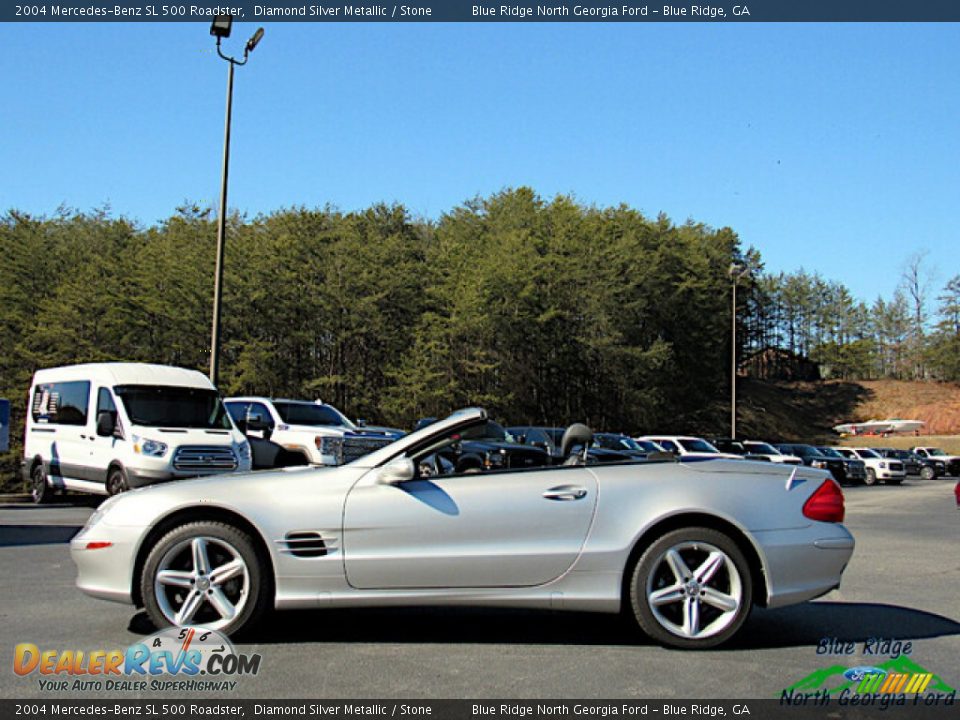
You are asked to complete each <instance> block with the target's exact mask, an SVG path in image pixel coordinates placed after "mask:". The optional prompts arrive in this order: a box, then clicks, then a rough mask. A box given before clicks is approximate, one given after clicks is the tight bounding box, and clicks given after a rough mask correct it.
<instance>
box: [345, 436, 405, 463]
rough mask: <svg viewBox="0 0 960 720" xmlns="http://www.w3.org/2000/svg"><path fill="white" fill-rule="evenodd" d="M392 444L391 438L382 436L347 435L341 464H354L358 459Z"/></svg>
mask: <svg viewBox="0 0 960 720" xmlns="http://www.w3.org/2000/svg"><path fill="white" fill-rule="evenodd" d="M392 442H393V440H392V439H391V438H388V437H384V436H382V435H345V436H344V438H343V458H342V460H341V462H343V463H348V462H353V461H354V460H356V459H357V458H361V457H363V456H364V455H369V454H370V453H372V452H373V451H374V450H379V449H380V448H382V447H384V446H385V445H389V444H390V443H392Z"/></svg>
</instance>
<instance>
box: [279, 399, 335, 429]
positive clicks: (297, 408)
mask: <svg viewBox="0 0 960 720" xmlns="http://www.w3.org/2000/svg"><path fill="white" fill-rule="evenodd" d="M273 406H274V407H275V408H276V409H277V413H278V414H279V415H280V419H281V420H283V421H284V422H285V423H286V424H287V425H328V426H333V427H347V428H352V427H353V423H351V422H350V421H349V420H347V419H346V418H345V417H344V416H343V415H341V414H340V413H339V412H338V411H337V410H335V409H334V408H332V407H330V406H329V405H317V404H315V403H299V402H283V401H280V402H278V401H276V400H275V401H274V402H273Z"/></svg>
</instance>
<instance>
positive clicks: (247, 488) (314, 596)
mask: <svg viewBox="0 0 960 720" xmlns="http://www.w3.org/2000/svg"><path fill="white" fill-rule="evenodd" d="M488 422H489V421H488V419H487V414H486V413H485V412H484V411H483V410H481V409H468V410H462V411H459V412H457V413H454V414H453V415H451V416H450V417H448V418H447V419H445V420H442V421H440V422H436V423H434V424H432V425H429V426H427V427H425V428H423V429H422V430H420V431H417V432H414V433H412V434H410V435H408V436H406V437H404V438H401V439H400V440H397V441H396V442H394V443H393V444H391V445H388V446H386V447H383V448H381V449H379V450H377V451H375V452H373V453H371V454H370V455H367V456H366V457H363V458H360V459H359V460H356V461H354V462H352V463H350V464H348V465H344V466H340V467H331V468H313V467H297V468H285V469H283V470H276V471H265V472H256V473H249V474H243V475H221V476H216V477H207V478H199V479H196V480H186V481H178V482H172V483H169V484H166V485H158V486H152V487H147V488H143V489H139V490H133V491H131V492H126V493H122V494H120V495H117V496H115V497H112V498H110V499H108V500H107V501H106V502H104V503H103V504H102V505H101V506H100V508H99V509H98V510H97V511H96V512H95V513H94V514H93V516H92V517H91V518H90V521H89V522H88V523H87V525H86V527H84V528H83V530H82V531H81V532H80V533H79V534H78V535H77V536H76V537H75V538H74V539H73V541H72V542H71V552H72V555H73V559H74V561H75V562H76V564H77V568H78V569H79V575H78V579H77V584H78V586H79V587H80V589H81V590H83V591H84V592H86V593H89V594H90V595H93V596H95V597H99V598H104V599H107V600H115V601H118V602H122V603H128V604H132V605H136V606H143V607H145V608H146V611H147V613H148V614H149V616H150V618H151V620H152V621H153V622H154V623H155V624H156V625H157V626H158V627H164V626H168V625H194V626H203V627H206V628H211V629H215V630H218V631H220V632H223V633H227V634H233V633H237V632H240V631H242V630H244V629H247V628H250V627H251V626H252V625H253V624H254V623H255V622H256V621H257V620H258V619H259V618H260V617H261V616H262V615H263V614H264V612H265V611H267V610H269V609H271V608H276V609H286V608H329V607H344V606H366V607H370V606H388V605H391V606H399V605H404V606H411V605H416V606H422V605H471V606H501V607H526V608H549V609H552V610H558V609H560V610H580V611H583V610H588V611H599V612H609V613H617V612H621V611H623V612H624V613H625V614H627V615H629V616H631V617H632V618H634V619H635V621H636V623H637V624H638V625H639V626H640V628H641V629H642V630H643V631H644V632H645V633H647V634H648V635H650V636H651V637H652V638H654V639H655V640H656V641H658V642H660V643H662V644H665V645H670V646H674V647H682V648H703V647H710V646H713V645H717V644H719V643H722V642H724V641H726V640H728V639H729V638H730V637H732V636H733V635H734V634H735V633H736V632H737V631H738V630H739V629H740V627H741V626H742V625H743V623H744V621H745V620H746V618H747V615H748V613H749V612H750V609H751V607H752V605H753V604H754V603H756V604H759V605H764V606H768V607H777V606H782V605H787V604H790V603H798V602H803V601H805V600H808V599H810V598H815V597H817V596H819V595H823V594H824V593H826V592H828V591H830V590H832V589H833V588H836V587H837V586H838V585H839V583H840V576H841V574H842V572H843V570H844V568H845V567H846V564H847V562H848V560H849V559H850V555H851V553H852V552H853V546H854V541H853V537H852V536H851V535H850V533H849V532H848V531H847V530H846V528H845V527H844V526H843V525H842V524H841V523H842V520H843V513H844V503H843V494H842V492H841V491H840V488H839V487H838V486H837V484H836V483H835V482H834V481H833V480H832V479H830V477H829V475H828V474H827V473H825V472H824V471H821V470H815V469H811V468H807V467H802V466H789V467H787V466H779V465H774V464H772V463H755V462H748V461H742V460H710V461H706V462H697V463H678V462H675V461H672V460H667V459H664V460H663V461H662V462H657V461H653V462H645V463H632V462H624V463H622V464H617V463H608V464H590V463H589V462H588V461H587V457H588V456H587V455H586V452H585V451H582V450H581V449H582V448H587V447H589V445H590V439H591V434H590V431H589V429H587V428H586V427H585V426H583V425H574V426H571V427H570V428H569V429H568V430H567V432H566V434H565V437H564V440H563V443H562V448H561V450H562V451H563V452H564V453H566V455H567V459H566V461H565V462H564V463H563V464H561V465H556V466H552V467H525V468H512V467H509V465H510V463H509V461H507V460H505V461H504V463H503V464H502V465H501V466H499V467H497V466H494V467H493V468H492V469H491V470H490V471H487V472H481V473H476V472H471V473H462V474H457V473H455V472H454V470H453V464H452V463H450V462H447V461H445V460H444V457H445V456H447V455H448V454H449V453H451V452H453V453H455V452H456V451H457V449H458V447H459V444H460V443H462V442H463V441H466V440H470V439H473V438H478V437H483V436H484V434H485V432H486V426H487V423H488Z"/></svg>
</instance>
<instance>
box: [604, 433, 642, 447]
mask: <svg viewBox="0 0 960 720" xmlns="http://www.w3.org/2000/svg"><path fill="white" fill-rule="evenodd" d="M594 438H595V439H596V441H597V445H599V446H600V447H602V448H606V449H607V450H639V451H641V452H643V451H644V448H642V447H640V445H639V444H638V443H637V441H636V440H634V439H633V438H631V437H627V436H626V435H608V434H607V433H599V434H597V435H594Z"/></svg>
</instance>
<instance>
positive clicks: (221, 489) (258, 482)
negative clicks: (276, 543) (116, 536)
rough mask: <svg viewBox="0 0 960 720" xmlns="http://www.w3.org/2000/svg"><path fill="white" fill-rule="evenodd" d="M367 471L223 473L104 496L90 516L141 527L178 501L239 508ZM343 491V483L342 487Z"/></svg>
mask: <svg viewBox="0 0 960 720" xmlns="http://www.w3.org/2000/svg"><path fill="white" fill-rule="evenodd" d="M364 472H366V469H364V468H356V469H349V466H340V467H312V466H307V465H303V466H297V467H289V468H281V469H278V470H260V471H254V472H246V473H223V474H220V475H207V476H204V477H199V478H190V479H187V480H172V481H170V482H165V483H160V484H157V485H148V486H146V487H142V488H137V489H134V490H129V491H127V492H123V493H120V494H119V495H114V496H113V497H111V498H108V499H107V500H106V501H104V502H103V503H102V504H101V505H100V507H99V508H97V511H96V512H95V513H94V514H93V515H92V516H91V518H90V521H89V522H90V523H93V522H94V521H95V520H97V519H100V518H102V522H104V523H106V524H108V525H117V526H138V527H145V526H149V525H152V524H153V523H154V522H155V521H156V519H157V518H159V517H162V516H163V515H165V514H167V513H168V512H170V511H172V510H175V509H177V508H179V507H185V506H188V505H191V506H195V505H197V504H198V503H199V504H204V505H209V506H211V507H221V508H225V509H234V510H236V509H238V508H241V507H250V506H259V507H264V506H266V505H269V504H275V502H276V498H277V497H278V496H279V497H291V498H295V497H298V496H299V495H298V493H302V492H303V485H304V484H310V485H311V486H312V485H313V483H317V484H318V485H317V486H318V487H331V489H332V486H333V485H334V484H337V485H341V484H347V486H349V484H350V483H352V482H353V481H354V480H355V479H356V478H358V477H359V476H360V475H362V474H363V473H364ZM344 491H345V489H344Z"/></svg>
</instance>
